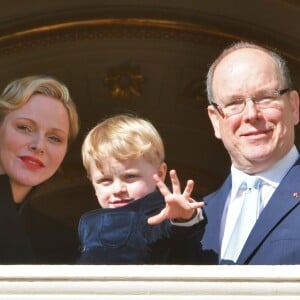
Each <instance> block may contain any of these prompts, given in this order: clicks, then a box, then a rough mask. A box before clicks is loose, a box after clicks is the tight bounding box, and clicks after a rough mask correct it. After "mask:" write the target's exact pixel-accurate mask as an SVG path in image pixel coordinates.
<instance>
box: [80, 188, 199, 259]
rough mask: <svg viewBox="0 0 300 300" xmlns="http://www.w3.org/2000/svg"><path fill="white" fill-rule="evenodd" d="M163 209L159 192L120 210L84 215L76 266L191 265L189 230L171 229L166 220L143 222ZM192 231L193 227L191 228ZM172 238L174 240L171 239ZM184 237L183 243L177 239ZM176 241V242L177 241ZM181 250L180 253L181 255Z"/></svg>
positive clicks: (100, 210) (191, 244)
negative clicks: (156, 222) (154, 223)
mask: <svg viewBox="0 0 300 300" xmlns="http://www.w3.org/2000/svg"><path fill="white" fill-rule="evenodd" d="M164 206H165V201H164V198H163V196H162V195H161V194H160V192H158V191H155V192H153V193H150V194H149V195H147V196H145V197H143V198H141V199H139V200H137V201H134V202H132V203H130V204H128V205H126V206H123V207H120V208H108V209H97V210H93V211H90V212H87V213H85V214H84V215H83V216H82V217H81V219H80V222H79V228H78V230H79V239H80V242H81V254H80V256H79V260H78V263H80V264H158V263H159V264H167V263H174V264H177V263H189V262H192V261H191V260H193V257H194V255H196V252H195V251H197V249H196V246H195V245H194V242H195V239H191V241H193V242H191V241H190V243H189V244H188V243H187V240H188V238H189V235H191V237H194V233H195V230H194V229H193V228H191V227H189V228H186V227H177V226H172V225H171V223H170V221H169V220H166V221H164V222H162V223H161V224H158V225H149V224H148V223H147V219H148V218H149V217H150V216H152V215H154V214H156V213H158V212H159V211H160V210H161V209H162V208H164ZM193 227H194V226H193ZM175 237H176V239H175ZM182 237H184V239H185V241H184V242H183V241H182V240H181V238H182ZM178 238H179V239H178ZM183 249H184V251H183ZM194 263H196V261H194Z"/></svg>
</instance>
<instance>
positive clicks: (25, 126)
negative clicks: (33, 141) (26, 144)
mask: <svg viewBox="0 0 300 300" xmlns="http://www.w3.org/2000/svg"><path fill="white" fill-rule="evenodd" d="M17 129H19V130H21V131H24V132H28V133H29V132H32V129H31V127H30V126H28V125H17Z"/></svg>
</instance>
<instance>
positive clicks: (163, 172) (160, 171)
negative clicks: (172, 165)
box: [157, 162, 168, 181]
mask: <svg viewBox="0 0 300 300" xmlns="http://www.w3.org/2000/svg"><path fill="white" fill-rule="evenodd" d="M167 169H168V168H167V164H166V163H165V162H162V163H161V164H160V166H159V169H158V171H157V175H158V177H159V178H160V179H161V180H162V181H165V178H166V174H167Z"/></svg>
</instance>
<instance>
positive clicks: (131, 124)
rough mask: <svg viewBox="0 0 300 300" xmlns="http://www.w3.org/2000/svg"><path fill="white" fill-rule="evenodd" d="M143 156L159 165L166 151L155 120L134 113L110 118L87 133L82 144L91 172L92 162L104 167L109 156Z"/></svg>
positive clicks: (83, 153) (122, 159)
mask: <svg viewBox="0 0 300 300" xmlns="http://www.w3.org/2000/svg"><path fill="white" fill-rule="evenodd" d="M141 156H143V157H144V158H145V159H146V160H147V161H149V162H150V163H153V164H157V165H158V166H159V165H160V164H161V163H162V162H163V161H164V159H165V150H164V145H163V141H162V139H161V137H160V135H159V133H158V131H157V130H156V129H155V127H154V126H153V125H152V123H151V122H149V121H147V120H145V119H142V118H139V117H137V116H133V115H127V114H120V115H116V116H113V117H110V118H107V119H106V120H104V121H103V122H101V123H99V124H98V125H96V126H95V127H94V128H93V129H92V130H91V131H90V132H89V133H88V134H87V136H86V138H85V140H84V142H83V145H82V159H83V165H84V167H85V169H86V170H87V173H88V174H89V168H90V164H91V162H92V161H93V162H95V163H96V165H97V167H98V168H100V169H101V168H103V164H104V163H105V161H106V159H107V158H108V157H113V158H115V159H116V160H118V161H125V160H127V159H137V158H139V157H141Z"/></svg>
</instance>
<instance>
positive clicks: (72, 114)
mask: <svg viewBox="0 0 300 300" xmlns="http://www.w3.org/2000/svg"><path fill="white" fill-rule="evenodd" d="M36 94H42V95H45V96H50V97H53V98H55V99H57V100H59V101H61V103H62V104H63V105H64V107H65V108H66V110H67V112H68V115H69V125H70V132H69V136H68V139H69V142H71V141H73V140H74V139H75V138H76V136H77V134H78V131H79V120H78V114H77V110H76V106H75V103H74V102H73V100H72V99H71V97H70V93H69V90H68V88H67V87H66V86H65V85H64V84H63V83H61V82H59V81H58V80H57V79H55V78H53V77H50V76H45V75H36V76H27V77H23V78H19V79H16V80H14V81H12V82H11V83H9V84H8V85H7V86H6V87H5V89H4V91H3V93H2V95H1V96H0V123H1V122H2V120H3V119H4V118H5V116H6V115H7V114H9V113H10V112H11V111H14V110H16V109H18V108H20V107H22V106H23V105H25V104H26V103H27V102H28V101H29V100H30V98H31V97H32V96H33V95H36Z"/></svg>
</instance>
